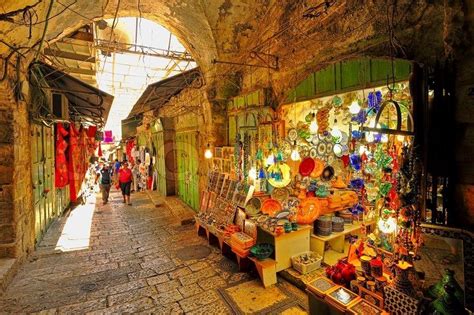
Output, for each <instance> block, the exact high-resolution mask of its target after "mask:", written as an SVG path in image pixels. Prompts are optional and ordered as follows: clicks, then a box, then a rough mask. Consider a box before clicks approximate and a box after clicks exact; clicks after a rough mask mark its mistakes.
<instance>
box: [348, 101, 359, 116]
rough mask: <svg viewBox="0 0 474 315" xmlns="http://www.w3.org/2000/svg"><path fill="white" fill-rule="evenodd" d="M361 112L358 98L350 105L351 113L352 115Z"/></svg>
mask: <svg viewBox="0 0 474 315" xmlns="http://www.w3.org/2000/svg"><path fill="white" fill-rule="evenodd" d="M359 112H360V105H359V102H358V101H357V100H355V101H353V102H352V103H351V105H350V106H349V113H351V114H352V115H357V114H358V113H359Z"/></svg>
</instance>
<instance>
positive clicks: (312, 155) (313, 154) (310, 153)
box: [309, 148, 318, 159]
mask: <svg viewBox="0 0 474 315" xmlns="http://www.w3.org/2000/svg"><path fill="white" fill-rule="evenodd" d="M309 156H310V157H311V158H313V159H314V158H315V157H317V156H318V151H317V150H316V148H311V150H309Z"/></svg>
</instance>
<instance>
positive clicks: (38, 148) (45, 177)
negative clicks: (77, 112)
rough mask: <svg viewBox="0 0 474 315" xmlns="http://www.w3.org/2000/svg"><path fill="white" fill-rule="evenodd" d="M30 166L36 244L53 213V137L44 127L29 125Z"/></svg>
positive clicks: (51, 132) (50, 131)
mask: <svg viewBox="0 0 474 315" xmlns="http://www.w3.org/2000/svg"><path fill="white" fill-rule="evenodd" d="M30 130H31V133H30V134H31V164H32V184H33V204H34V210H35V239H36V242H38V241H39V240H40V239H41V237H42V235H43V233H44V232H45V231H46V229H47V227H48V225H49V223H50V222H51V220H52V219H53V218H54V217H55V216H56V211H54V198H55V196H54V144H53V141H54V136H53V130H52V129H51V128H48V127H46V126H42V125H38V124H31V127H30Z"/></svg>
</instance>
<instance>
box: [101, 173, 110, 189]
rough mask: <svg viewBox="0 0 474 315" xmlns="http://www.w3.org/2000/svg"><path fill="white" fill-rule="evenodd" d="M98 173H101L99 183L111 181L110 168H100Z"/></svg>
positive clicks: (103, 183)
mask: <svg viewBox="0 0 474 315" xmlns="http://www.w3.org/2000/svg"><path fill="white" fill-rule="evenodd" d="M100 175H101V180H100V183H101V184H102V185H109V184H110V183H111V182H112V180H111V178H110V170H101V171H100Z"/></svg>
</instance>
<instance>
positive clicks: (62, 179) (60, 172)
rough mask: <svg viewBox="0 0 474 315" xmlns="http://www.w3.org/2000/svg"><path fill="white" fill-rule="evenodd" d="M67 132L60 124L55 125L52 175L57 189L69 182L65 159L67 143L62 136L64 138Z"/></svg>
mask: <svg viewBox="0 0 474 315" xmlns="http://www.w3.org/2000/svg"><path fill="white" fill-rule="evenodd" d="M67 134H68V132H67V131H66V129H64V126H63V125H62V124H61V123H58V124H57V125H56V160H55V173H54V184H55V186H56V187H57V188H62V187H65V186H66V185H67V184H68V182H69V176H68V167H67V159H66V153H65V152H66V148H67V142H66V140H64V138H63V136H66V135H67Z"/></svg>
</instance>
